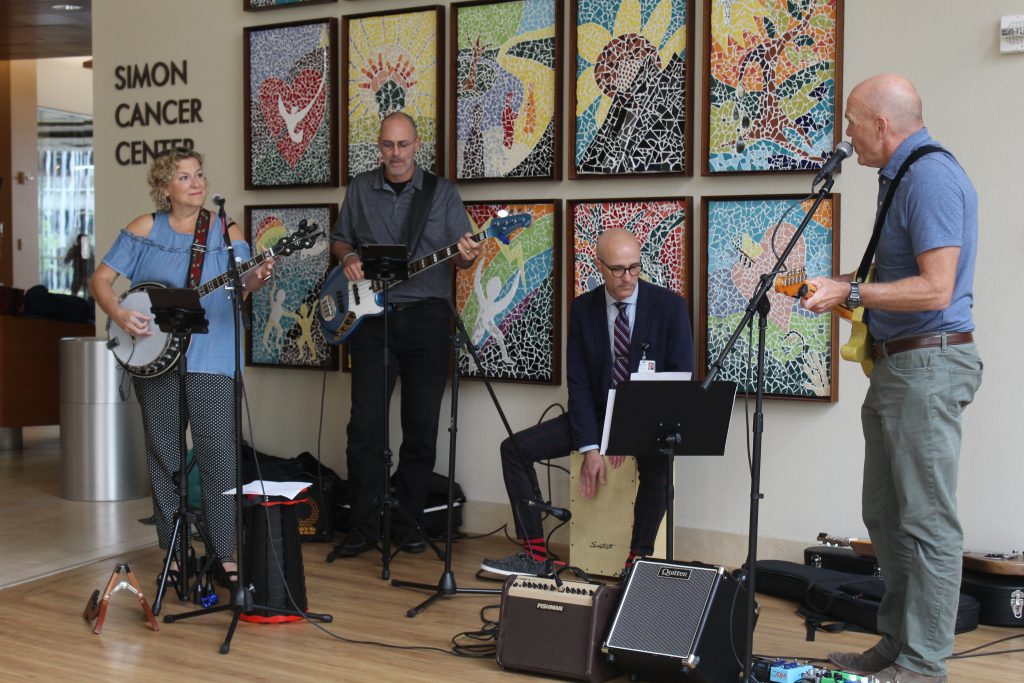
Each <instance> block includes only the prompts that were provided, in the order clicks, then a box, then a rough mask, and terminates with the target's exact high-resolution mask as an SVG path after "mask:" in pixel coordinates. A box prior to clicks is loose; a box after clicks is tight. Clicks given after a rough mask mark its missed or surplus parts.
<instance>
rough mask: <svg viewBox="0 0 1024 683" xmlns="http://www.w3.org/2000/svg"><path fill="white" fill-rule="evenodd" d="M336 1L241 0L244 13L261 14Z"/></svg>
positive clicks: (334, 0) (335, 0)
mask: <svg viewBox="0 0 1024 683" xmlns="http://www.w3.org/2000/svg"><path fill="white" fill-rule="evenodd" d="M337 1H338V0H242V9H243V10H245V11H246V12H262V11H263V10H268V9H286V8H288V7H302V6H305V5H324V4H327V3H329V2H337Z"/></svg>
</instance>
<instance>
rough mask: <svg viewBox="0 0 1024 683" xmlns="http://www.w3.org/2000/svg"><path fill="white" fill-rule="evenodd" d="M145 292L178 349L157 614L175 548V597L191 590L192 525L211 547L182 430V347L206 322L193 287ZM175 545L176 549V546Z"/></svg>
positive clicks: (185, 400)
mask: <svg viewBox="0 0 1024 683" xmlns="http://www.w3.org/2000/svg"><path fill="white" fill-rule="evenodd" d="M147 294H149V301H150V307H151V310H152V312H153V322H154V323H155V324H156V325H157V326H158V327H159V328H160V330H161V331H162V332H165V333H167V334H169V335H171V336H173V337H174V338H175V339H176V340H177V343H178V348H179V349H181V355H180V356H179V357H178V392H179V395H178V443H179V448H180V452H179V454H178V458H179V465H178V474H177V477H176V478H175V479H176V481H175V483H176V484H177V486H178V511H177V512H176V513H175V515H174V530H173V531H172V532H171V541H170V544H169V545H168V546H167V555H166V556H165V557H164V568H163V571H162V572H160V586H159V587H158V588H157V592H156V599H155V600H154V601H153V614H160V608H161V604H162V603H163V599H164V592H165V591H166V590H167V574H168V572H169V571H170V568H171V562H173V561H174V555H175V550H177V551H178V553H177V554H178V572H179V575H180V576H181V580H180V581H179V583H178V590H177V592H178V599H179V600H182V601H185V600H187V599H188V595H189V593H190V592H191V591H190V590H189V581H190V576H189V575H190V574H191V573H192V562H191V560H190V555H191V553H190V552H189V551H190V550H191V533H190V529H192V528H193V527H194V528H195V529H196V531H197V532H198V533H199V537H200V538H202V540H203V543H204V544H205V545H206V547H207V548H212V547H213V545H212V544H211V543H210V539H209V536H208V535H207V533H206V527H205V526H204V525H202V524H200V523H199V517H198V515H197V514H196V513H195V512H192V510H191V509H190V508H189V506H188V470H189V467H188V463H187V457H188V447H187V446H186V444H185V431H186V428H187V426H188V396H187V394H186V383H185V378H186V376H187V375H188V362H187V359H186V355H187V354H186V350H187V348H188V347H187V342H188V338H189V337H190V336H192V335H193V334H206V333H207V332H208V331H209V329H208V328H209V322H208V321H207V320H206V311H204V310H203V307H202V306H201V305H200V303H199V292H197V291H196V290H194V289H170V288H163V287H153V288H152V289H149V290H147ZM176 546H177V548H176ZM211 566H212V559H211V558H208V559H207V561H206V564H205V565H204V566H203V567H201V568H199V569H198V571H197V573H196V587H197V588H199V587H200V584H201V577H202V576H203V574H204V573H206V572H207V571H209V569H210V568H211Z"/></svg>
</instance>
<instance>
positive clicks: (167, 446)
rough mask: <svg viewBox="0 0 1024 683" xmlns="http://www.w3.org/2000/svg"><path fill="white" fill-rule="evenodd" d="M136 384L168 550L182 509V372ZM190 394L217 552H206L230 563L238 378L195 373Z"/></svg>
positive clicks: (159, 526) (188, 383)
mask: <svg viewBox="0 0 1024 683" xmlns="http://www.w3.org/2000/svg"><path fill="white" fill-rule="evenodd" d="M132 384H133V386H134V387H135V395H136V396H138V398H139V405H140V406H142V423H143V427H144V428H145V432H146V463H147V465H148V466H149V481H150V484H151V485H152V487H153V511H154V512H155V514H156V531H157V538H158V539H159V540H160V547H161V548H163V549H165V550H166V549H167V547H168V546H169V545H170V542H171V533H172V532H173V531H174V515H175V513H176V512H177V511H178V490H177V488H176V487H175V485H174V476H175V475H176V474H177V472H178V468H179V465H180V461H181V450H180V447H179V444H178V432H179V430H178V411H179V409H180V407H179V401H178V394H179V393H180V390H179V379H178V374H177V372H175V371H174V370H171V371H170V372H165V373H164V374H162V375H160V376H158V377H146V378H140V377H133V378H132ZM185 390H186V393H187V394H188V415H189V424H190V426H191V428H192V445H193V448H194V449H195V459H196V463H197V465H196V466H197V467H199V480H200V483H201V484H202V489H203V515H204V517H205V518H206V528H207V532H208V534H209V537H210V543H212V544H213V548H208V549H207V550H208V551H210V552H212V553H213V554H214V555H215V556H216V557H218V558H220V559H228V558H230V557H232V554H233V551H234V547H235V499H234V497H233V496H224V495H221V492H222V491H226V490H228V489H230V488H234V486H235V430H234V401H233V393H234V379H233V378H231V377H226V376H224V375H213V374H207V373H198V372H190V373H188V374H187V375H186V377H185ZM194 503H195V501H190V504H194Z"/></svg>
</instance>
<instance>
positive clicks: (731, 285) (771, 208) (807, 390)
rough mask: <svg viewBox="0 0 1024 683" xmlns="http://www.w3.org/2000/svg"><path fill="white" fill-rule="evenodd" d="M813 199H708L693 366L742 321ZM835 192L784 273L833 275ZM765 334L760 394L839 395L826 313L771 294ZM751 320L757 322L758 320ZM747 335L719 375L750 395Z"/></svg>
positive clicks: (704, 362) (752, 354) (707, 358)
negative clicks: (702, 297) (702, 298)
mask: <svg viewBox="0 0 1024 683" xmlns="http://www.w3.org/2000/svg"><path fill="white" fill-rule="evenodd" d="M812 204H813V199H806V198H803V197H799V196H796V195H794V196H760V197H752V196H749V197H747V196H745V197H739V196H737V197H705V198H704V201H703V205H704V225H703V234H702V238H703V239H702V243H703V244H704V245H705V247H704V250H703V252H702V253H701V279H702V289H703V291H704V295H705V301H704V306H703V321H702V324H701V325H700V326H699V344H698V348H699V349H700V350H699V352H698V353H699V357H698V365H699V366H700V367H701V369H702V370H704V371H706V370H707V368H708V367H709V366H710V364H711V363H712V362H713V361H714V360H715V359H717V358H718V356H719V354H720V353H721V351H722V349H724V348H725V345H726V342H727V341H728V339H729V337H730V336H731V335H732V333H733V331H734V330H735V328H736V325H737V324H739V321H740V319H741V318H742V317H743V314H744V312H745V310H746V307H747V304H748V302H749V300H750V298H751V297H752V296H753V295H754V291H755V290H756V288H757V286H758V284H759V283H760V278H761V275H762V274H764V273H769V272H771V270H772V267H773V266H774V265H775V263H776V261H777V260H778V255H779V254H781V253H782V251H783V250H784V249H785V248H786V245H787V244H788V243H789V241H790V240H791V239H792V237H793V235H794V234H795V233H796V230H797V227H798V226H799V225H800V223H801V221H803V219H804V217H805V215H806V214H807V212H808V211H809V210H810V208H811V205H812ZM838 230H839V195H838V194H833V195H828V196H827V197H826V198H825V200H824V201H823V202H822V203H821V205H820V206H819V207H818V210H817V211H815V213H814V215H813V216H812V217H811V220H810V222H809V223H808V224H807V227H806V228H805V230H804V233H803V235H801V237H800V239H799V240H798V241H797V243H796V245H795V247H794V248H793V251H792V252H790V254H789V257H788V258H787V260H786V264H785V265H786V269H787V271H798V270H800V269H803V270H804V272H805V273H806V276H807V277H808V278H811V277H815V276H824V277H832V276H833V275H835V274H836V264H837V263H838V262H839V234H838ZM768 303H769V304H770V311H769V314H768V319H767V323H768V329H767V334H766V337H765V350H766V353H765V389H764V394H765V396H772V397H778V398H794V399H807V400H818V401H825V402H832V401H836V400H838V393H839V392H838V387H837V382H836V379H835V363H834V359H835V358H836V357H837V356H836V355H835V354H834V353H833V351H834V350H835V347H836V343H837V335H838V329H837V325H836V323H835V320H834V319H833V318H834V317H835V316H833V315H832V314H831V313H825V314H822V315H818V314H815V313H811V312H810V311H807V310H806V309H804V308H803V307H802V306H801V305H800V302H799V301H798V300H796V299H794V298H792V297H790V296H787V295H786V294H783V293H780V292H776V291H775V290H774V289H772V290H770V291H769V292H768ZM753 322H754V326H755V328H756V326H757V323H756V319H755V321H753ZM753 344H754V348H753V349H751V348H750V346H749V344H748V336H747V334H746V333H745V332H744V333H743V334H741V335H740V337H739V339H738V340H737V342H736V345H735V346H734V347H733V349H732V351H731V352H730V353H729V354H728V355H727V356H726V358H725V361H724V363H723V365H722V369H721V372H720V373H719V375H718V378H719V379H721V380H731V381H733V382H736V383H737V385H738V390H739V391H741V392H748V393H751V394H752V393H754V392H755V390H756V386H755V384H754V383H755V380H756V378H755V375H754V372H753V369H752V368H749V367H748V362H754V361H755V360H756V358H757V348H756V346H757V332H756V330H755V332H754V341H753Z"/></svg>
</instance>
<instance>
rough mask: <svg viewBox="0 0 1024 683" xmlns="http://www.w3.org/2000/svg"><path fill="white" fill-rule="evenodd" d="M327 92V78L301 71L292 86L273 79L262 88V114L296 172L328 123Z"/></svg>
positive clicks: (317, 73)
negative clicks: (324, 120) (322, 127)
mask: <svg viewBox="0 0 1024 683" xmlns="http://www.w3.org/2000/svg"><path fill="white" fill-rule="evenodd" d="M326 103H327V89H326V87H325V83H324V75H323V74H321V73H320V72H319V71H315V70H313V69H305V70H303V71H300V72H299V73H298V75H297V76H296V77H295V78H294V79H293V80H292V82H291V83H286V82H285V81H283V80H281V79H280V78H276V77H271V78H268V79H267V80H265V81H263V84H262V85H261V86H260V110H261V112H262V113H263V120H264V121H266V124H267V129H268V130H269V132H270V135H271V137H273V138H274V142H275V144H276V145H277V149H278V151H280V152H281V156H282V157H284V159H285V161H287V162H288V165H289V166H291V167H292V168H295V166H296V165H297V164H298V163H299V159H301V158H302V155H303V154H304V153H305V151H306V148H307V147H309V144H310V143H311V142H312V141H313V138H315V137H316V132H317V130H319V128H320V124H321V122H322V121H323V119H324V109H325V106H326Z"/></svg>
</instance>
